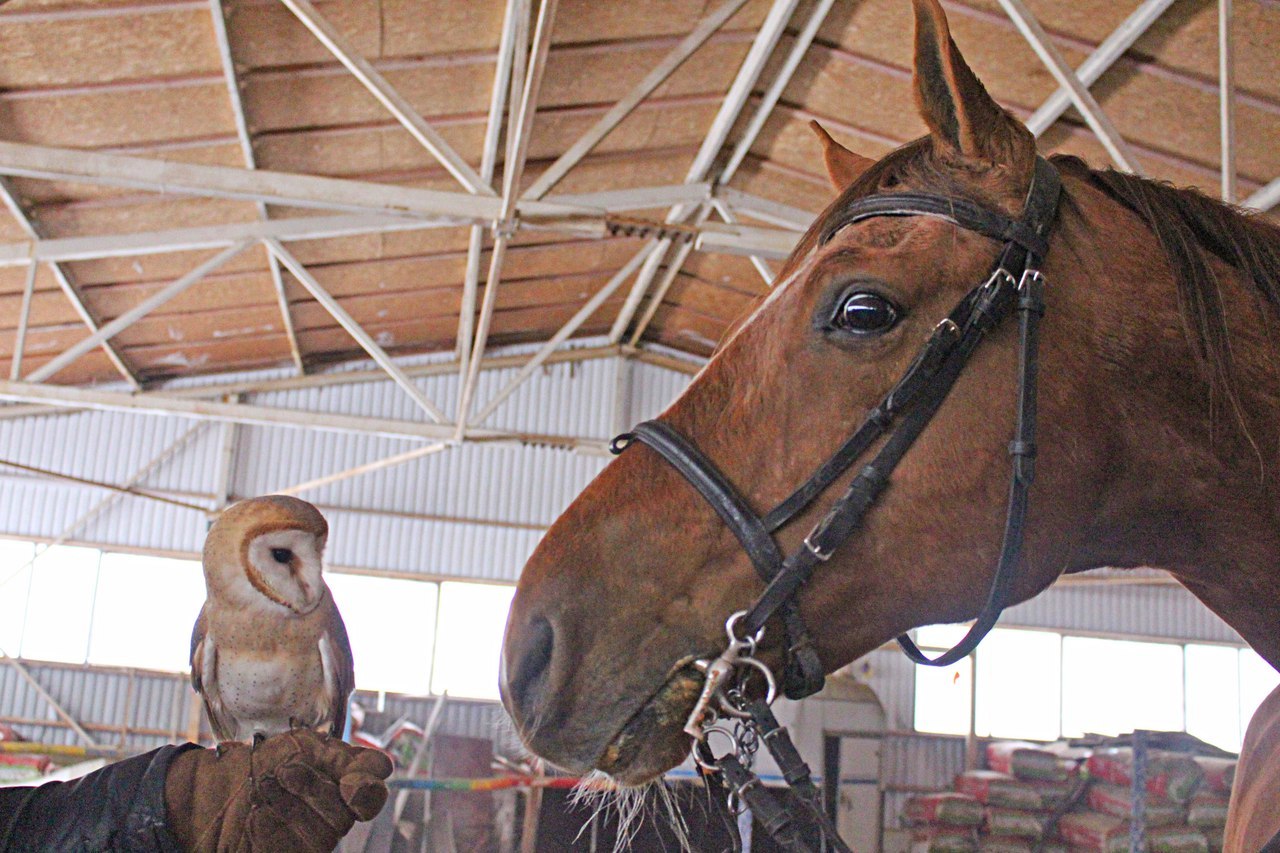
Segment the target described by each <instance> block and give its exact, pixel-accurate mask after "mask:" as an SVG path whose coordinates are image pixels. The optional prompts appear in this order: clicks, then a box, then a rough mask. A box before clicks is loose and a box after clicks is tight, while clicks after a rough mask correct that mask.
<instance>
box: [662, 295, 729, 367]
mask: <svg viewBox="0 0 1280 853" xmlns="http://www.w3.org/2000/svg"><path fill="white" fill-rule="evenodd" d="M728 330H729V324H728V323H726V322H724V321H723V320H719V319H716V318H711V317H707V316H705V315H703V314H699V313H697V312H696V311H689V310H687V309H684V308H681V307H679V306H676V305H670V304H663V305H662V306H660V307H659V308H658V310H657V311H656V312H654V315H653V323H652V325H650V327H649V331H648V333H647V334H646V335H645V339H646V340H649V341H654V342H656V343H660V344H662V345H664V346H669V347H671V348H672V349H677V350H683V351H684V352H689V353H695V354H697V355H701V356H709V355H711V353H712V352H713V351H715V348H716V347H717V346H718V345H719V343H720V339H721V338H722V337H724V333H725V332H726V331H728Z"/></svg>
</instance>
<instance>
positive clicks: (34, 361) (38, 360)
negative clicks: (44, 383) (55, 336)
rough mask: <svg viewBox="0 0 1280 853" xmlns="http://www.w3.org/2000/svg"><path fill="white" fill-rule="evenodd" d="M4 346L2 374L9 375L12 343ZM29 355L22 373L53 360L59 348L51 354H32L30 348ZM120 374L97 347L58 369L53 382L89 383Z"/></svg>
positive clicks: (61, 383)
mask: <svg viewBox="0 0 1280 853" xmlns="http://www.w3.org/2000/svg"><path fill="white" fill-rule="evenodd" d="M73 343H74V341H73ZM0 346H2V347H3V348H4V350H3V351H4V353H5V354H4V355H3V356H0V376H8V375H9V370H10V368H11V366H12V364H13V362H12V361H11V358H12V356H11V355H10V354H9V351H10V350H11V349H12V347H13V345H12V343H8V344H0ZM27 352H28V355H27V356H24V357H23V359H22V374H23V375H24V376H25V375H26V374H28V373H30V372H31V371H33V370H36V369H38V368H40V367H41V366H43V365H44V364H45V363H46V362H48V361H51V360H52V359H53V357H54V356H55V355H57V354H58V351H57V350H54V351H52V352H51V353H49V354H44V355H34V356H32V355H31V354H30V348H28V350H27ZM119 378H120V374H119V373H118V372H117V371H116V368H115V366H114V365H113V364H112V363H111V360H110V359H109V358H107V356H106V355H105V354H103V352H102V350H100V349H96V350H94V351H93V352H87V353H85V354H84V355H82V356H80V357H79V358H78V359H76V360H75V361H74V362H72V363H71V364H69V365H67V366H66V367H65V368H63V369H62V370H60V371H58V375H57V376H55V377H54V378H53V380H52V381H53V382H56V383H57V384H60V385H88V384H89V383H92V382H101V381H102V380H104V379H106V380H112V379H119Z"/></svg>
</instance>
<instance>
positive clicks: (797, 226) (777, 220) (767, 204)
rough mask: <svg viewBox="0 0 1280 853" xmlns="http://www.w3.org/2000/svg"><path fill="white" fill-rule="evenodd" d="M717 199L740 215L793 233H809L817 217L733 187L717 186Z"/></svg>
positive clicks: (800, 209)
mask: <svg viewBox="0 0 1280 853" xmlns="http://www.w3.org/2000/svg"><path fill="white" fill-rule="evenodd" d="M715 199H716V200H717V201H722V202H724V203H725V204H727V205H729V207H730V208H731V209H733V210H736V211H738V212H739V213H742V214H746V215H747V216H750V217H752V218H754V219H759V220H761V221H762V222H768V223H769V224H770V225H777V226H778V227H780V228H787V229H789V230H791V231H807V230H808V229H809V226H810V225H812V224H813V220H814V217H815V216H816V214H813V213H810V212H809V211H807V210H804V209H802V208H799V207H792V206H791V205H789V204H783V203H782V202H780V201H774V200H773V199H769V198H761V197H760V196H758V195H752V194H751V193H747V192H743V191H742V190H738V189H734V188H733V187H726V186H717V187H716V189H715Z"/></svg>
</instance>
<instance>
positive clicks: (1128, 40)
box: [1027, 0, 1174, 136]
mask: <svg viewBox="0 0 1280 853" xmlns="http://www.w3.org/2000/svg"><path fill="white" fill-rule="evenodd" d="M1173 2H1174V0H1144V2H1143V3H1141V4H1140V5H1139V6H1138V8H1136V9H1134V10H1133V12H1132V14H1130V15H1129V17H1127V18H1125V19H1124V21H1122V22H1121V23H1120V26H1118V27H1116V28H1115V31H1114V32H1112V33H1111V35H1109V36H1107V37H1106V39H1104V40H1103V42H1102V44H1100V45H1098V49H1097V50H1095V51H1094V52H1093V53H1091V54H1090V55H1089V58H1088V59H1086V60H1085V61H1084V62H1082V63H1080V67H1079V68H1077V69H1076V76H1077V77H1078V78H1080V82H1081V83H1082V84H1084V85H1085V86H1092V85H1093V84H1094V83H1096V82H1097V80H1098V78H1099V77H1101V76H1102V75H1103V74H1104V73H1105V72H1106V70H1107V69H1108V68H1110V67H1111V66H1112V65H1113V64H1115V61H1116V60H1117V59H1119V58H1120V57H1121V55H1123V54H1124V52H1125V51H1126V50H1128V49H1129V48H1130V47H1132V46H1133V43H1134V42H1136V41H1137V40H1138V38H1139V37H1140V36H1141V35H1142V34H1143V33H1145V32H1146V31H1147V30H1149V29H1151V25H1152V24H1154V23H1155V22H1156V21H1157V20H1159V18H1160V16H1161V15H1163V14H1164V12H1165V10H1166V9H1168V8H1169V7H1170V6H1172V5H1173ZM1069 106H1071V92H1070V91H1069V90H1068V89H1067V88H1066V87H1065V86H1062V87H1059V88H1058V91H1056V92H1054V93H1053V94H1052V95H1050V96H1049V98H1048V99H1047V100H1046V101H1045V102H1044V103H1043V104H1041V105H1040V107H1039V109H1037V110H1036V111H1035V112H1034V113H1032V114H1031V118H1029V119H1027V128H1028V129H1029V130H1030V131H1031V132H1032V133H1033V134H1035V135H1036V136H1040V135H1041V134H1042V133H1044V132H1045V131H1046V130H1048V129H1049V128H1050V126H1052V125H1053V123H1054V122H1055V121H1057V120H1058V119H1059V118H1060V117H1061V116H1062V114H1063V113H1064V112H1066V111H1067V107H1069Z"/></svg>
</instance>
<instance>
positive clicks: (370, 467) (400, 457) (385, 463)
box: [272, 441, 452, 495]
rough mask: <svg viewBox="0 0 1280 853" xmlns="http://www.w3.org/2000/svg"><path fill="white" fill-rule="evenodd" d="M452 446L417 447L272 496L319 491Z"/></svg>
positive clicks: (439, 443) (277, 492) (430, 445)
mask: <svg viewBox="0 0 1280 853" xmlns="http://www.w3.org/2000/svg"><path fill="white" fill-rule="evenodd" d="M451 446H452V445H450V444H449V443H448V442H444V441H439V442H436V443H435V444H426V445H423V446H422V447H415V448H414V449H413V450H406V451H405V452H404V453H397V454H395V455H394V456H385V457H383V458H382V459H375V460H373V461H372V462H365V463H364V464H363V465H356V466H354V467H352V468H345V469H343V470H341V471H335V472H333V473H332V474H325V475H324V476H323V477H316V478H315V479H314V480H307V481H305V482H302V483H297V484H295V485H292V486H286V487H285V488H283V489H276V490H275V491H273V492H272V494H275V495H297V494H300V493H302V492H308V491H311V490H312V489H318V488H320V487H321V486H328V485H330V484H331V483H339V482H341V481H343V480H350V479H351V478H353V477H360V476H363V475H365V474H372V473H373V472H374V471H381V470H383V469H385V468H394V467H395V466H396V465H403V464H404V463H406V462H412V461H413V460H415V459H421V458H423V457H424V456H430V455H431V454H433V453H439V452H440V451H442V450H447V449H448V448H449V447H451Z"/></svg>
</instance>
